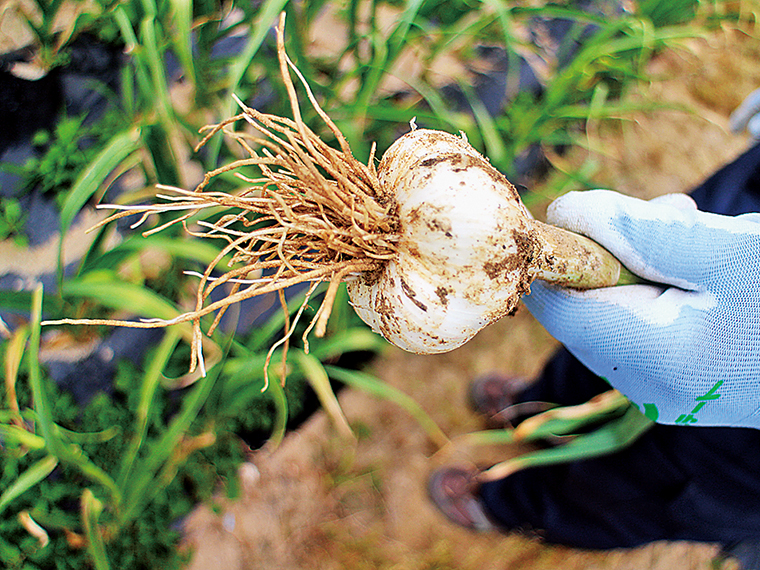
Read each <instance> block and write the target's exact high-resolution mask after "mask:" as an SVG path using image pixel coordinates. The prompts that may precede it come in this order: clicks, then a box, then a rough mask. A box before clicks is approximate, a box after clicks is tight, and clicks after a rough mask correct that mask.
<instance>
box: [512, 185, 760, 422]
mask: <svg viewBox="0 0 760 570" xmlns="http://www.w3.org/2000/svg"><path fill="white" fill-rule="evenodd" d="M548 221H549V222H550V223H552V224H554V225H557V226H560V227H563V228H565V229H568V230H571V231H575V232H577V233H581V234H583V235H586V236H588V237H590V238H591V239H593V240H595V241H597V242H598V243H599V244H601V245H602V246H604V247H606V248H607V249H608V250H609V251H610V252H611V253H612V254H613V255H615V256H616V257H617V258H618V259H619V260H620V261H621V262H622V263H623V264H624V265H625V266H626V267H627V268H628V269H629V270H631V271H632V272H633V273H635V274H636V275H639V276H640V277H643V278H644V279H646V280H648V281H650V282H652V284H646V285H627V286H620V287H609V288H604V289H596V290H589V291H578V290H572V289H566V288H560V287H556V286H552V285H549V284H546V283H544V282H540V281H537V282H535V283H534V284H533V286H532V292H531V294H530V295H528V296H526V297H524V301H525V304H526V305H527V306H528V309H529V310H530V311H531V313H533V315H534V316H535V317H536V318H537V319H538V320H539V321H540V322H541V323H542V324H543V325H544V326H545V327H546V329H547V330H548V331H549V333H550V334H552V335H553V336H554V337H555V338H556V339H558V340H559V341H560V342H562V343H563V344H564V345H565V346H566V347H567V348H568V350H570V352H572V353H573V354H574V355H575V356H576V357H577V358H578V359H579V360H580V361H581V362H583V364H585V365H586V366H587V367H588V368H589V369H590V370H592V371H593V372H594V373H596V374H598V375H599V376H602V377H603V378H605V379H606V380H607V381H609V382H610V383H611V384H612V385H613V386H614V387H615V388H617V389H618V390H620V391H621V392H623V393H624V394H625V395H626V396H628V397H629V398H630V399H631V400H632V401H633V402H634V403H636V404H637V405H638V406H639V408H640V409H641V410H642V411H643V412H644V413H645V414H646V415H647V416H649V417H650V418H652V419H654V420H656V421H658V422H660V423H667V424H680V425H716V426H717V425H723V426H746V427H760V215H758V214H745V215H743V216H737V217H731V216H721V215H717V214H711V213H707V212H701V211H698V210H697V209H696V206H695V205H694V202H693V201H692V200H691V199H690V198H689V197H688V196H686V195H683V194H677V195H668V196H663V197H660V198H657V199H655V200H651V201H648V202H647V201H643V200H639V199H636V198H632V197H629V196H624V195H622V194H619V193H616V192H612V191H607V190H595V191H588V192H571V193H569V194H567V195H565V196H563V197H561V198H559V199H557V200H556V201H555V202H553V203H552V204H551V205H550V207H549V211H548Z"/></svg>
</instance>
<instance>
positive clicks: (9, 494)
mask: <svg viewBox="0 0 760 570" xmlns="http://www.w3.org/2000/svg"><path fill="white" fill-rule="evenodd" d="M57 465H58V459H57V458H56V457H54V456H52V455H48V456H47V457H45V458H43V459H40V460H39V461H37V462H36V463H33V464H32V465H31V466H30V467H29V468H28V469H27V470H26V471H24V472H23V473H22V474H21V475H19V477H18V478H17V479H16V480H15V481H14V482H13V483H11V484H10V485H9V486H8V487H6V489H5V490H4V491H3V494H2V495H0V513H2V512H3V511H4V510H5V508H6V507H7V506H8V505H9V504H10V503H11V501H13V500H14V499H15V498H16V497H18V496H20V495H21V494H23V493H25V492H26V491H28V490H29V489H31V488H32V487H34V486H35V485H36V484H37V483H39V482H40V481H42V480H43V479H45V477H47V476H48V475H50V474H51V473H52V472H53V469H55V468H56V466H57Z"/></svg>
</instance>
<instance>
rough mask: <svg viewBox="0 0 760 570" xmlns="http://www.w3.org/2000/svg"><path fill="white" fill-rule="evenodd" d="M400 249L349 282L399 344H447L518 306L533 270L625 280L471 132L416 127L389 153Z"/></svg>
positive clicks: (559, 279)
mask: <svg viewBox="0 0 760 570" xmlns="http://www.w3.org/2000/svg"><path fill="white" fill-rule="evenodd" d="M378 177H379V180H380V183H381V185H382V188H383V191H384V192H385V193H386V195H387V199H388V200H390V201H391V202H392V203H393V202H395V204H396V208H397V210H396V214H397V216H398V228H399V229H398V231H399V235H400V240H399V242H398V244H397V246H398V255H397V256H396V258H395V259H393V260H390V261H389V262H388V263H387V264H386V265H385V266H384V267H383V268H382V269H381V270H380V271H377V272H374V273H371V274H365V275H362V276H360V277H359V278H358V279H356V280H354V281H351V282H349V284H348V292H349V296H350V299H351V302H352V304H353V306H354V309H355V310H356V312H357V314H358V315H359V316H360V317H361V318H362V320H364V321H365V322H366V323H367V324H368V325H369V326H370V327H371V328H372V329H373V330H374V331H375V332H377V333H380V334H382V335H383V336H384V337H385V338H386V339H387V340H388V341H390V342H391V343H393V344H395V345H396V346H398V347H400V348H403V349H405V350H408V351H410V352H417V353H423V354H431V353H439V352H446V351H449V350H452V349H454V348H457V347H458V346H461V345H462V344H464V343H465V342H467V341H468V340H470V339H471V338H472V337H473V336H475V334H476V333H477V332H478V331H480V330H481V329H482V328H483V327H485V326H487V325H488V324H490V323H493V322H495V321H497V320H498V319H500V318H502V317H504V316H505V315H508V314H510V313H513V312H514V311H515V310H516V308H517V304H518V301H519V298H520V295H522V294H523V293H526V292H528V291H529V288H530V283H531V282H532V281H533V280H534V279H537V278H538V279H546V280H548V281H552V282H555V283H560V284H563V285H568V286H575V287H599V286H605V285H612V284H614V283H615V282H616V281H617V277H618V274H619V270H620V266H619V263H618V262H617V261H616V260H615V259H614V258H613V257H612V256H611V255H610V254H609V253H608V252H606V251H605V250H604V249H602V248H601V247H600V246H598V245H597V244H595V243H594V242H592V241H591V240H588V239H587V238H584V237H582V236H577V235H576V234H572V233H570V232H567V231H564V230H560V229H558V228H554V227H552V226H548V225H546V224H542V223H541V222H538V221H536V220H533V219H532V218H531V217H530V214H529V213H528V211H527V209H526V208H525V206H524V205H523V204H522V202H521V200H520V197H519V195H518V193H517V190H516V189H515V187H514V186H513V185H512V184H510V182H509V181H508V180H507V179H506V178H505V177H504V176H503V175H502V174H501V173H500V172H499V171H497V170H496V169H495V168H494V167H493V166H491V164H490V163H489V162H488V160H487V159H485V158H484V157H483V156H482V155H481V154H479V153H478V152H477V151H476V150H475V149H474V148H473V147H472V146H470V145H469V144H468V143H467V141H466V140H464V139H463V138H460V137H457V136H454V135H451V134H449V133H445V132H441V131H433V130H427V129H416V130H413V131H411V132H410V133H408V134H406V135H404V136H403V137H401V138H400V139H398V140H397V141H396V142H395V143H394V144H393V145H391V147H390V148H389V149H388V150H387V152H386V153H385V154H384V155H383V157H382V160H381V161H380V164H379V166H378Z"/></svg>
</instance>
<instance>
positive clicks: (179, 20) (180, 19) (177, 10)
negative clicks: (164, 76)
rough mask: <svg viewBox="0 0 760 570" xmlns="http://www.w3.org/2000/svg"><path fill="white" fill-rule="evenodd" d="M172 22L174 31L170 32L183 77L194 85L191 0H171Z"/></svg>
mask: <svg viewBox="0 0 760 570" xmlns="http://www.w3.org/2000/svg"><path fill="white" fill-rule="evenodd" d="M171 6H172V12H173V16H174V17H173V18H172V19H171V22H172V24H173V25H174V27H175V31H176V33H174V34H172V37H173V40H174V41H173V42H172V43H173V44H174V51H175V53H176V54H177V59H179V61H180V63H181V64H182V69H183V70H184V73H185V78H186V79H187V81H189V82H190V83H191V84H192V85H195V65H194V63H193V45H192V40H193V3H192V1H191V0H171Z"/></svg>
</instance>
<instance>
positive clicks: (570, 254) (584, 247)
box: [529, 220, 620, 289]
mask: <svg viewBox="0 0 760 570" xmlns="http://www.w3.org/2000/svg"><path fill="white" fill-rule="evenodd" d="M529 224H532V225H533V226H534V227H535V229H536V232H535V234H536V235H538V236H540V239H541V241H542V242H543V244H542V245H543V247H542V249H541V253H540V254H539V256H538V259H537V260H536V265H535V266H534V271H535V277H536V278H537V279H543V280H544V281H549V282H550V283H555V284H557V285H562V286H564V287H573V288H576V289H595V288H597V287H611V286H613V285H616V284H617V283H618V280H619V278H620V262H619V261H618V260H617V259H616V258H615V257H614V256H613V255H612V254H611V253H610V252H609V251H607V250H606V249H604V248H603V247H602V246H600V245H599V244H598V243H596V242H595V241H593V240H591V239H589V238H587V237H585V236H582V235H578V234H576V233H573V232H570V231H567V230H563V229H561V228H557V227H555V226H550V225H548V224H544V223H542V222H539V221H537V220H529Z"/></svg>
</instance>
